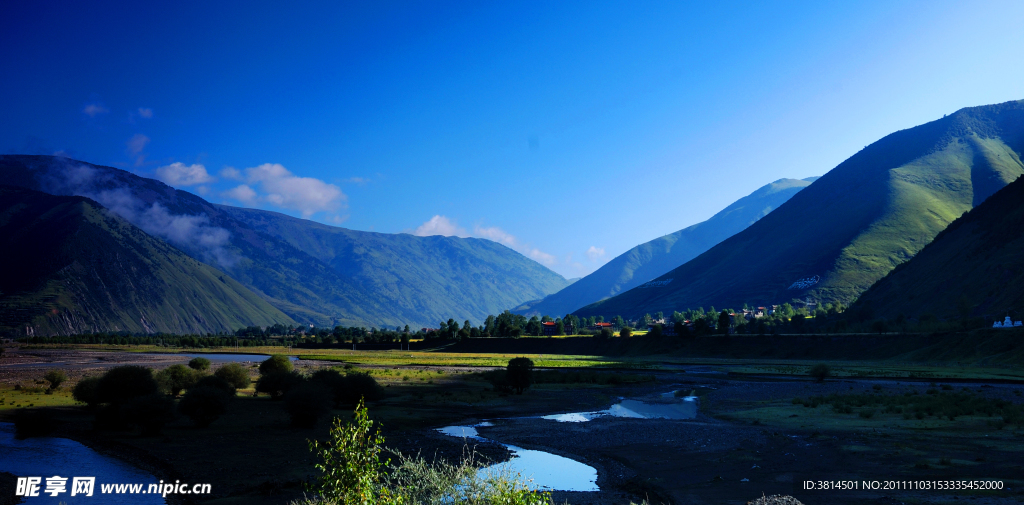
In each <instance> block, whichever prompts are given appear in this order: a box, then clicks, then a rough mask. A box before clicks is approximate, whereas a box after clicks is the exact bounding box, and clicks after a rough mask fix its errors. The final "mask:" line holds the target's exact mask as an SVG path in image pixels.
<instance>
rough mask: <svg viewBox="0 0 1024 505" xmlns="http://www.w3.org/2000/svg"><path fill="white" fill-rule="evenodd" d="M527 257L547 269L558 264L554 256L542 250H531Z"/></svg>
mask: <svg viewBox="0 0 1024 505" xmlns="http://www.w3.org/2000/svg"><path fill="white" fill-rule="evenodd" d="M526 256H527V257H529V258H530V259H532V260H534V261H536V262H537V263H540V264H541V265H544V266H546V267H551V266H554V264H555V263H557V261H556V260H555V257H554V256H552V255H550V254H548V253H546V252H544V251H541V250H540V249H530V250H529V251H527V252H526Z"/></svg>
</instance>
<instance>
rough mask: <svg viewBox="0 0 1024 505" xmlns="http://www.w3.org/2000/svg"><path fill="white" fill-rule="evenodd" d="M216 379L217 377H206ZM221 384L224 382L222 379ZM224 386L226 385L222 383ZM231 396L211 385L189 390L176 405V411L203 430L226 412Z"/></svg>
mask: <svg viewBox="0 0 1024 505" xmlns="http://www.w3.org/2000/svg"><path fill="white" fill-rule="evenodd" d="M206 379H217V377H206ZM204 380H205V379H204ZM218 380H221V382H224V381H223V379H218ZM224 384H227V383H226V382H224ZM230 401H231V396H230V395H229V394H228V393H227V392H226V391H225V390H224V389H221V388H218V387H216V386H212V385H203V386H197V387H195V388H192V389H189V390H188V392H187V393H185V396H184V397H182V399H181V401H180V402H179V403H178V411H179V412H181V413H182V414H184V415H185V416H186V417H188V418H189V419H191V420H192V422H193V423H195V425H196V426H198V427H200V428H205V427H207V426H209V425H210V423H212V422H213V421H216V420H217V418H219V417H220V416H221V415H222V414H224V411H225V410H227V405H228V402H230Z"/></svg>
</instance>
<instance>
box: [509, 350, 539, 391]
mask: <svg viewBox="0 0 1024 505" xmlns="http://www.w3.org/2000/svg"><path fill="white" fill-rule="evenodd" d="M505 376H506V378H507V381H508V385H509V386H510V387H511V388H513V389H515V390H516V394H523V390H525V389H526V388H528V387H530V384H532V383H533V360H531V359H530V358H512V359H510V360H508V366H507V367H506V368H505Z"/></svg>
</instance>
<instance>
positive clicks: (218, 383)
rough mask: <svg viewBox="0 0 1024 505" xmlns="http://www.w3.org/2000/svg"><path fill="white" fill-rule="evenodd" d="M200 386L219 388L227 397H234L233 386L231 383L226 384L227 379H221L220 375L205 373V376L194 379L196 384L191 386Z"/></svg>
mask: <svg viewBox="0 0 1024 505" xmlns="http://www.w3.org/2000/svg"><path fill="white" fill-rule="evenodd" d="M201 387H210V388H214V389H219V390H221V391H223V392H224V393H226V394H227V395H228V396H229V397H231V398H234V397H235V387H234V386H232V385H231V384H228V381H226V380H224V379H221V378H220V377H217V376H215V375H207V376H206V377H203V378H202V379H199V380H198V381H196V384H195V385H194V386H192V388H201ZM186 394H187V393H186Z"/></svg>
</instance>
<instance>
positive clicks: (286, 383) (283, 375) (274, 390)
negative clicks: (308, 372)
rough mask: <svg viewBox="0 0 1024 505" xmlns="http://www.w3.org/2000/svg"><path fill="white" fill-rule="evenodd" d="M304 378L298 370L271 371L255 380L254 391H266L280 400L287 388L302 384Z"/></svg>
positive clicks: (273, 397)
mask: <svg viewBox="0 0 1024 505" xmlns="http://www.w3.org/2000/svg"><path fill="white" fill-rule="evenodd" d="M304 381H305V379H304V378H303V377H302V376H301V375H299V374H298V372H271V373H267V374H263V375H261V376H260V378H259V380H258V381H256V392H257V393H266V394H268V395H270V398H272V399H274V400H280V399H281V397H282V396H284V394H285V393H287V392H288V390H289V389H291V388H293V387H295V386H298V385H300V384H302V383H303V382H304Z"/></svg>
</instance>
